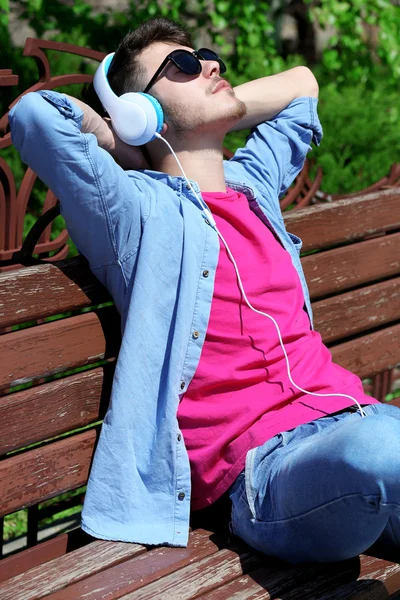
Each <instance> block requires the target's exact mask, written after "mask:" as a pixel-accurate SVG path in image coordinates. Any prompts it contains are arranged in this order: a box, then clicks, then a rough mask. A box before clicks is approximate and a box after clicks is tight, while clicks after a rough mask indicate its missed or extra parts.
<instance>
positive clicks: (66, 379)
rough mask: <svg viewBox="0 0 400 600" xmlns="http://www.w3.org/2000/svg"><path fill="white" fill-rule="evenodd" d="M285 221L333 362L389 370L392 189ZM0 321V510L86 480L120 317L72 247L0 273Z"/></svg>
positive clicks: (392, 354)
mask: <svg viewBox="0 0 400 600" xmlns="http://www.w3.org/2000/svg"><path fill="white" fill-rule="evenodd" d="M285 221H286V226H287V228H288V230H289V231H291V232H293V233H295V234H297V235H299V236H300V237H301V238H302V239H303V251H304V252H305V253H309V252H310V251H314V252H313V253H309V254H308V255H306V256H304V257H303V258H302V264H303V267H304V271H305V275H306V278H307V280H308V283H309V287H310V293H311V297H312V302H313V309H314V315H315V327H316V329H317V330H319V331H320V332H321V334H322V337H323V339H324V341H325V343H326V344H327V345H328V346H330V347H331V351H332V354H333V358H334V360H335V361H336V362H338V363H339V364H341V365H342V366H344V367H346V368H348V369H350V370H352V371H354V372H355V373H357V374H358V375H359V376H360V377H361V378H366V377H369V376H371V375H375V374H377V373H380V372H382V371H386V370H388V369H393V368H394V367H395V365H396V364H397V363H399V362H400V322H399V317H400V303H399V298H400V293H399V291H400V256H399V247H400V193H399V191H394V190H393V191H392V190H387V191H383V192H377V193H372V194H368V195H366V196H364V197H361V198H357V199H356V200H341V201H338V202H337V203H331V204H324V205H318V206H314V207H309V208H306V209H301V210H298V211H295V212H291V213H287V214H286V215H285ZM98 305H100V306H98ZM67 311H68V313H69V316H66V317H64V318H61V319H56V320H49V318H52V317H56V316H57V315H60V314H61V313H66V312H67ZM22 323H27V325H28V326H27V327H26V328H23V329H19V330H13V328H14V329H15V326H16V325H19V324H22ZM0 328H1V329H2V331H3V334H2V335H0V356H1V362H0V394H1V397H0V451H1V455H2V457H3V460H2V461H1V462H0V489H1V506H0V516H2V515H6V514H8V513H11V512H13V511H16V510H18V509H20V508H22V507H27V506H31V505H34V504H36V503H38V502H39V501H43V500H45V499H48V498H51V497H53V496H56V495H58V494H60V493H62V492H65V491H67V490H72V489H75V488H77V487H79V486H81V485H83V484H85V483H86V480H87V477H88V472H89V467H90V463H91V460H92V456H93V451H94V448H95V444H96V439H97V434H98V425H99V421H100V420H101V419H102V418H103V416H104V414H105V410H106V408H107V403H108V398H109V394H110V388H111V381H112V375H113V370H114V365H115V361H116V358H117V355H118V348H119V343H120V337H119V331H120V320H119V316H118V314H117V312H116V309H115V308H114V306H113V305H112V302H111V299H110V297H109V295H108V293H107V291H106V290H105V289H104V288H103V287H102V286H101V284H100V283H99V282H98V281H97V279H96V278H95V277H94V276H93V275H92V274H91V272H90V271H89V269H88V267H87V264H86V261H85V260H84V259H83V258H82V257H78V258H72V259H67V260H65V261H61V262H59V263H58V264H48V263H43V264H38V265H34V266H30V267H26V268H22V269H19V270H16V271H13V272H7V273H0ZM77 368H80V369H82V370H81V372H75V373H73V374H71V373H70V371H71V370H75V369H77ZM15 386H25V389H17V390H16V389H15ZM84 427H85V428H86V427H88V428H87V429H85V430H84V431H75V433H72V434H70V435H67V436H64V437H59V436H61V435H62V434H65V433H66V432H71V431H72V430H77V429H79V428H84ZM57 436H58V439H56V440H53V439H51V438H56V437H57ZM32 444H35V446H33V447H31V448H27V447H28V446H30V445H32Z"/></svg>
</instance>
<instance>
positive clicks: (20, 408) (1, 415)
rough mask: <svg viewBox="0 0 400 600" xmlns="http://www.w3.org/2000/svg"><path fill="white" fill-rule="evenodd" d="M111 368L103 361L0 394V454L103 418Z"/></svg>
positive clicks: (111, 372)
mask: <svg viewBox="0 0 400 600" xmlns="http://www.w3.org/2000/svg"><path fill="white" fill-rule="evenodd" d="M113 372H114V364H110V365H105V366H103V367H98V368H96V369H93V370H90V371H85V372H83V373H76V374H74V375H70V376H69V377H65V378H64V379H56V380H55V381H51V382H49V383H45V384H43V385H40V386H37V387H32V388H28V389H26V390H23V391H21V392H16V393H14V394H10V395H9V396H3V397H2V398H0V423H1V424H2V425H1V434H0V456H1V455H2V454H5V453H6V452H11V451H12V450H15V449H18V448H22V447H24V446H29V445H30V444H33V443H35V442H40V441H43V440H46V439H48V438H51V437H55V436H56V435H59V434H60V433H65V432H67V431H72V430H74V429H78V428H79V427H84V426H85V425H89V424H90V423H93V422H95V421H98V420H100V419H103V417H104V415H105V411H106V408H107V405H108V399H109V394H110V392H111V385H112V376H113ZM32 414H33V415H35V424H34V427H32Z"/></svg>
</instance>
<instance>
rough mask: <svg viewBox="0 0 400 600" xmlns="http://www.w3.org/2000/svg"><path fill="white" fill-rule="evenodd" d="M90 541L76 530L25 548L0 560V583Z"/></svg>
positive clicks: (80, 530)
mask: <svg viewBox="0 0 400 600" xmlns="http://www.w3.org/2000/svg"><path fill="white" fill-rule="evenodd" d="M92 540H93V538H91V537H90V536H89V535H87V534H86V533H85V532H84V531H82V529H80V528H77V529H73V530H71V531H68V532H67V533H61V534H59V535H57V537H54V538H51V539H49V540H46V541H44V542H40V543H39V544H38V545H37V546H32V548H27V549H25V550H22V551H21V552H18V553H17V554H12V555H11V556H6V557H5V558H3V559H2V560H0V583H1V582H3V581H6V580H8V579H11V578H12V577H15V576H16V575H19V574H20V573H24V572H25V571H28V570H29V569H33V568H34V567H37V566H39V565H42V564H44V563H46V562H48V561H50V560H53V559H54V558H57V557H58V556H63V555H64V554H67V552H72V550H76V549H77V548H80V547H81V546H84V545H85V544H87V543H88V542H89V541H92Z"/></svg>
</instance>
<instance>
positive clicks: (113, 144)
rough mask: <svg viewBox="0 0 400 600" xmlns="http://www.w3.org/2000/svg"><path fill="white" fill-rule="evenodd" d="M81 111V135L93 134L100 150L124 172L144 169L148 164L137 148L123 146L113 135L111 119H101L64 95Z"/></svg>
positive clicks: (80, 103)
mask: <svg viewBox="0 0 400 600" xmlns="http://www.w3.org/2000/svg"><path fill="white" fill-rule="evenodd" d="M65 95H66V96H68V98H69V99H70V100H71V101H72V102H74V104H76V105H77V106H78V107H79V108H80V109H81V110H82V111H83V121H82V127H81V131H82V133H93V134H94V135H95V136H96V138H97V143H98V145H99V146H100V148H104V150H107V152H109V153H110V154H111V156H112V157H113V159H114V160H115V161H116V162H117V163H118V164H119V165H120V166H121V167H122V168H123V169H125V170H129V169H133V170H135V169H146V168H148V167H149V164H148V162H147V160H146V158H145V156H144V154H143V152H142V150H141V149H140V148H139V147H137V146H129V145H128V144H125V142H123V141H122V140H121V139H120V138H119V137H118V136H117V134H116V133H115V131H114V130H113V128H112V125H111V119H106V118H103V117H101V116H100V115H99V114H97V112H95V111H94V110H93V109H92V108H91V107H90V106H88V105H87V104H85V103H84V102H82V101H81V100H78V99H77V98H74V97H73V96H69V95H68V94H65Z"/></svg>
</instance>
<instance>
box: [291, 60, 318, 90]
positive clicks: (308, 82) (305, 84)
mask: <svg viewBox="0 0 400 600" xmlns="http://www.w3.org/2000/svg"><path fill="white" fill-rule="evenodd" d="M296 71H297V73H296V78H297V85H298V96H299V97H300V96H313V97H314V98H318V94H319V86H318V81H317V79H316V77H315V75H314V73H313V72H312V71H311V69H309V68H308V67H304V66H301V67H297V68H296Z"/></svg>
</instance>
